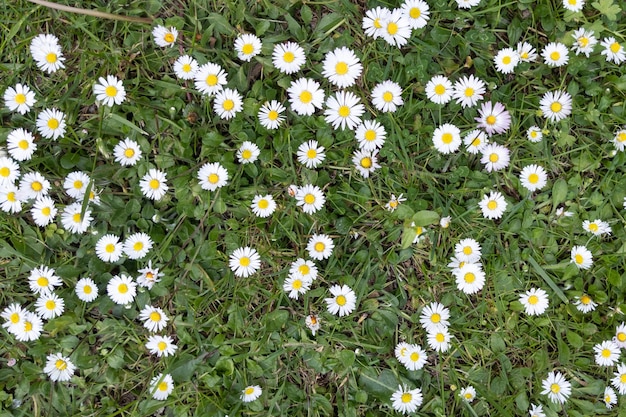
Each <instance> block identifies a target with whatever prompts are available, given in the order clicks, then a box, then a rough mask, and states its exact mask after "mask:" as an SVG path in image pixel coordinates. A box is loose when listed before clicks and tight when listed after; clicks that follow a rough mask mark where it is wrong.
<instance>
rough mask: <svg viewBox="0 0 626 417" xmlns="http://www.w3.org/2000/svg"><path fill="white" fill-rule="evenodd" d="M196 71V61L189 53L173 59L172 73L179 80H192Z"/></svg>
mask: <svg viewBox="0 0 626 417" xmlns="http://www.w3.org/2000/svg"><path fill="white" fill-rule="evenodd" d="M197 71H198V61H196V60H195V59H194V58H193V57H191V56H189V55H182V56H179V57H178V59H176V61H174V74H175V75H176V77H177V78H180V79H181V80H193V79H194V78H195V75H196V72H197Z"/></svg>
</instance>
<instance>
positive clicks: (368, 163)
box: [361, 156, 372, 169]
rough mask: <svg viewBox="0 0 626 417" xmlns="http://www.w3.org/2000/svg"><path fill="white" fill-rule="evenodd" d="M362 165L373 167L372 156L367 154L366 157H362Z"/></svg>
mask: <svg viewBox="0 0 626 417" xmlns="http://www.w3.org/2000/svg"><path fill="white" fill-rule="evenodd" d="M361 166H362V167H363V168H365V169H367V168H371V167H372V158H370V157H368V156H366V157H365V158H362V159H361Z"/></svg>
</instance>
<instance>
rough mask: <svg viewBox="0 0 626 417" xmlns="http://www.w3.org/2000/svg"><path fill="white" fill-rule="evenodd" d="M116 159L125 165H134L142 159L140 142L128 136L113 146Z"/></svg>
mask: <svg viewBox="0 0 626 417" xmlns="http://www.w3.org/2000/svg"><path fill="white" fill-rule="evenodd" d="M113 156H114V157H115V161H116V162H119V163H120V164H122V165H124V166H133V165H135V164H136V163H137V161H139V159H141V149H140V148H139V144H138V143H137V142H135V141H134V140H132V139H129V138H126V139H124V140H123V141H121V142H119V143H118V144H117V145H115V148H113Z"/></svg>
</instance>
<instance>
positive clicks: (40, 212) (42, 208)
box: [30, 195, 57, 227]
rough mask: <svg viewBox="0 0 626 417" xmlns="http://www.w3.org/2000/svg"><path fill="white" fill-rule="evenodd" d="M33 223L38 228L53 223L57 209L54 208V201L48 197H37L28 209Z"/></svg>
mask: <svg viewBox="0 0 626 417" xmlns="http://www.w3.org/2000/svg"><path fill="white" fill-rule="evenodd" d="M30 214H31V216H33V221H34V222H35V224H36V225H37V226H39V227H46V226H47V225H49V224H50V223H52V222H53V221H54V218H55V217H56V215H57V208H56V207H55V206H54V200H53V199H51V198H50V197H48V196H45V195H44V196H42V197H38V198H37V199H36V200H35V203H34V204H33V207H31V209H30Z"/></svg>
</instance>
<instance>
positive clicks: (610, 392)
mask: <svg viewBox="0 0 626 417" xmlns="http://www.w3.org/2000/svg"><path fill="white" fill-rule="evenodd" d="M602 400H603V401H604V405H605V406H606V408H608V409H609V410H610V409H611V408H613V406H614V405H615V404H617V395H616V394H615V390H614V389H613V388H611V387H606V388H604V393H603V394H602Z"/></svg>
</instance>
